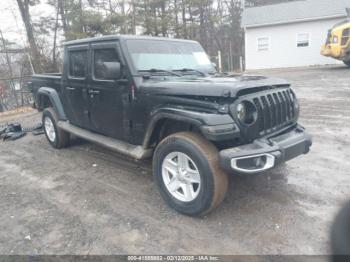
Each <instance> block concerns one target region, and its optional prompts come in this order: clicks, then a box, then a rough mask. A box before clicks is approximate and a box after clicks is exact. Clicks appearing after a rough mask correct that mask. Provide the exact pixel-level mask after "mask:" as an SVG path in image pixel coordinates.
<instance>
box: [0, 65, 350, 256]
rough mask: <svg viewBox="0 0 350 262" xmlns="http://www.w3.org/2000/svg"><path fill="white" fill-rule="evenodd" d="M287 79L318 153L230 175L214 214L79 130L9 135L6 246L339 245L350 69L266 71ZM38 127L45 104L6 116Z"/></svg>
mask: <svg viewBox="0 0 350 262" xmlns="http://www.w3.org/2000/svg"><path fill="white" fill-rule="evenodd" d="M259 73H261V74H265V75H269V76H277V77H281V78H286V79H289V80H290V81H291V82H292V84H293V87H294V89H295V90H296V93H297V95H298V97H299V98H300V102H301V118H300V123H301V124H302V125H304V126H305V127H306V128H307V130H308V131H309V132H310V133H311V134H312V135H313V139H314V144H313V146H312V149H311V152H310V153H309V154H308V155H305V156H301V157H299V158H297V159H294V160H291V161H289V162H288V163H287V164H285V165H282V166H281V167H279V168H278V169H276V170H274V171H272V172H271V173H270V174H269V175H263V176H254V177H231V181H230V187H229V192H228V195H227V198H226V200H225V201H224V202H223V203H222V205H221V206H220V207H219V208H218V209H217V210H216V211H214V212H213V213H211V214H209V215H208V216H206V217H204V218H190V217H186V216H183V215H180V214H178V213H176V212H175V211H173V210H171V209H170V208H168V207H167V206H166V204H165V203H164V202H163V201H162V199H161V198H160V195H159V193H158V191H157V190H156V189H155V185H154V183H153V180H152V174H151V169H150V163H148V162H146V163H136V162H133V161H130V160H126V159H125V158H123V157H121V156H118V155H117V154H115V153H112V152H109V151H107V150H105V149H103V148H101V147H98V146H96V145H92V144H90V143H87V142H84V141H81V140H79V139H75V140H73V142H72V146H71V147H69V148H67V149H63V150H54V149H53V148H51V147H50V145H49V143H48V142H47V141H46V138H45V136H44V135H41V136H33V135H32V134H28V135H27V136H26V137H24V138H22V139H20V140H17V141H13V142H0V210H1V213H0V220H1V223H0V254H32V255H35V254H143V253H145V254H159V253H161V254H169V253H171V254H203V253H205V254H329V253H330V248H329V230H330V225H331V223H332V219H333V218H334V215H335V214H336V212H337V210H338V209H339V208H340V206H341V205H342V204H343V203H345V201H346V200H348V199H350V161H349V159H350V70H349V69H348V68H345V67H343V66H337V67H322V68H307V69H305V68H303V69H288V70H269V71H262V72H259ZM6 121H19V122H21V123H22V124H23V126H31V125H33V124H35V123H37V122H39V121H40V114H39V113H36V112H27V113H24V114H21V115H17V116H10V117H2V118H0V125H1V124H4V123H5V122H6Z"/></svg>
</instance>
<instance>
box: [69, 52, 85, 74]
mask: <svg viewBox="0 0 350 262" xmlns="http://www.w3.org/2000/svg"><path fill="white" fill-rule="evenodd" d="M86 64H87V51H71V52H69V76H71V77H76V78H84V77H85V75H86Z"/></svg>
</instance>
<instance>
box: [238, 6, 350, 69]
mask: <svg viewBox="0 0 350 262" xmlns="http://www.w3.org/2000/svg"><path fill="white" fill-rule="evenodd" d="M349 7H350V0H300V1H295V2H287V3H282V4H276V5H268V6H261V7H252V8H247V9H245V10H244V12H243V18H242V26H243V27H244V29H245V56H246V69H263V68H280V67H297V66H312V65H325V64H336V63H339V62H338V61H337V60H334V59H331V58H327V57H324V56H322V55H321V54H320V51H321V46H322V44H324V43H325V41H326V37H327V32H328V30H329V29H331V28H332V27H333V26H334V25H335V24H336V23H338V22H340V21H343V20H344V19H346V17H347V15H346V8H349Z"/></svg>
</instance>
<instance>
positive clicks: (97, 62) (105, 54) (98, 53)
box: [94, 48, 119, 80]
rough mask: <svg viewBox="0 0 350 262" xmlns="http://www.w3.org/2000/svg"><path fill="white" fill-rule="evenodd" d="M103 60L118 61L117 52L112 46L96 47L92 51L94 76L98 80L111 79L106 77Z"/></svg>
mask: <svg viewBox="0 0 350 262" xmlns="http://www.w3.org/2000/svg"><path fill="white" fill-rule="evenodd" d="M104 62H119V59H118V56H117V52H116V50H115V49H114V48H109V49H96V50H95V51H94V77H95V79H99V80H111V79H110V78H108V77H106V75H105V69H104V66H103V63H104Z"/></svg>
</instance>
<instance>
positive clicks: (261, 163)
mask: <svg viewBox="0 0 350 262" xmlns="http://www.w3.org/2000/svg"><path fill="white" fill-rule="evenodd" d="M274 165H275V157H274V156H273V155H270V154H260V155H254V156H246V157H239V158H233V159H232V160H231V167H232V168H233V169H234V170H237V171H239V172H241V173H256V172H261V171H264V170H267V169H269V168H271V167H273V166H274Z"/></svg>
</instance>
